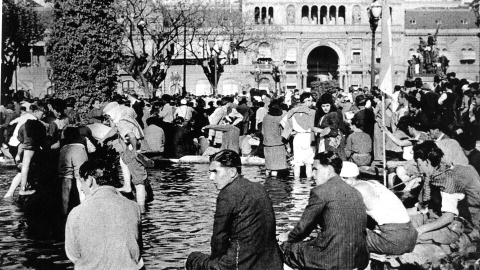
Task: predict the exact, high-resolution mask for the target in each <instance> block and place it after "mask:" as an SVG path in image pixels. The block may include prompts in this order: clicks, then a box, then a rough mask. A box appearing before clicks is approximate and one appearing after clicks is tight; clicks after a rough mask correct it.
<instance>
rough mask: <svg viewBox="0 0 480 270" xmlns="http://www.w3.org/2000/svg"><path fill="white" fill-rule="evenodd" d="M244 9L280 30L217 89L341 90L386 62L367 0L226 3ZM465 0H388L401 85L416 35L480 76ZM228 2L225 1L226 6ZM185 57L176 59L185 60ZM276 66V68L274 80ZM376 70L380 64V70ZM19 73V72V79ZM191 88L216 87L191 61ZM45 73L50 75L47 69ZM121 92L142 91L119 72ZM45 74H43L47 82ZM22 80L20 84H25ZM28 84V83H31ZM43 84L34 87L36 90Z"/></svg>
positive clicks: (463, 74) (175, 88) (471, 76)
mask: <svg viewBox="0 0 480 270" xmlns="http://www.w3.org/2000/svg"><path fill="white" fill-rule="evenodd" d="M224 2H226V4H228V5H230V8H238V9H241V11H242V13H243V14H244V16H247V19H248V20H250V19H251V22H252V23H253V24H266V25H272V26H275V27H277V28H276V29H278V28H279V29H281V33H280V34H279V39H277V40H276V41H275V42H274V43H273V44H269V43H268V42H263V43H260V44H259V45H258V48H257V49H256V50H255V52H254V53H247V54H240V53H239V54H238V63H237V64H236V65H225V66H224V72H223V73H222V74H221V76H220V79H219V82H218V86H217V89H218V93H220V94H233V93H236V92H241V91H242V90H248V89H250V88H252V87H255V88H260V89H265V90H269V91H275V90H285V89H287V88H289V89H295V88H296V89H306V88H309V87H310V85H311V83H312V82H313V81H316V80H327V79H336V80H338V82H339V84H340V86H341V87H342V88H348V87H350V86H353V87H364V86H368V87H370V80H371V77H370V76H371V74H370V70H371V56H372V51H373V52H375V56H376V57H375V62H376V63H375V64H376V65H377V66H379V63H380V62H381V59H380V55H381V34H382V29H381V24H379V26H378V29H377V31H376V40H375V42H374V44H375V48H374V50H372V31H371V29H370V23H369V10H368V9H369V7H370V4H371V1H370V0H344V1H338V0H323V1H321V2H318V1H305V0H298V1H295V0H290V1H278V0H260V1H259V0H256V1H252V0H243V1H233V0H231V1H224ZM469 2H471V1H464V0H423V1H417V0H390V1H389V3H390V8H391V16H392V34H393V51H394V73H393V74H394V83H395V84H399V85H403V84H404V81H405V80H406V78H407V70H408V67H409V65H408V60H410V59H411V58H412V55H414V54H416V53H417V48H418V46H419V38H420V37H422V38H424V39H426V38H427V35H428V34H432V35H434V34H435V33H436V32H437V29H438V32H437V33H436V35H437V44H436V48H438V51H439V54H440V55H444V56H446V57H447V58H448V59H449V60H450V62H449V67H448V72H450V71H453V72H456V73H457V77H458V78H466V79H468V80H471V81H478V80H479V72H480V66H479V65H480V63H479V62H480V61H479V55H478V54H479V53H478V52H479V50H480V42H479V32H480V29H479V27H478V26H477V25H476V21H477V18H476V16H475V14H474V12H473V11H472V10H471V9H470V8H469ZM224 4H225V3H224ZM181 56H182V55H180V56H179V57H181ZM273 66H277V67H278V69H279V79H280V80H279V81H278V82H275V80H274V76H273V74H272V73H273V72H272V70H273ZM376 71H377V72H378V68H377V69H376ZM377 72H375V73H377ZM21 74H22V71H21V70H20V71H19V74H18V75H19V80H20V81H22V80H24V79H26V78H21V79H20V77H21ZM186 74H187V78H186V89H187V91H188V92H191V93H194V94H197V95H204V94H209V93H211V86H210V84H209V82H208V80H207V78H206V76H205V74H204V73H203V70H202V67H201V66H199V65H188V66H187V73H186ZM45 75H46V74H45ZM182 76H183V66H181V65H174V66H170V67H169V69H168V71H167V77H166V79H165V81H164V82H163V83H162V86H161V88H162V89H161V90H160V91H158V94H163V93H168V94H174V93H178V92H180V89H181V87H183V78H182ZM120 78H121V82H120V83H119V85H118V91H119V92H121V91H126V90H139V89H138V88H139V87H138V83H137V82H135V81H134V80H133V79H132V78H131V77H130V76H128V75H122V76H120ZM47 82H48V79H46V82H45V83H46V84H45V85H47ZM20 83H21V82H20ZM30 85H31V83H30ZM45 90H46V89H34V91H33V92H34V93H35V94H36V95H38V94H39V93H41V92H45Z"/></svg>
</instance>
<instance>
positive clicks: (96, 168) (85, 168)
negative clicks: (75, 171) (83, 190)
mask: <svg viewBox="0 0 480 270" xmlns="http://www.w3.org/2000/svg"><path fill="white" fill-rule="evenodd" d="M80 176H81V177H82V178H83V179H87V178H88V177H89V176H92V177H93V178H95V181H96V182H97V185H99V186H113V185H114V184H115V182H114V181H113V179H114V178H113V177H112V171H111V170H110V167H109V166H108V165H107V162H106V161H105V160H103V159H94V160H88V161H85V163H83V164H82V166H80Z"/></svg>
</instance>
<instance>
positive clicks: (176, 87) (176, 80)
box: [172, 71, 181, 94]
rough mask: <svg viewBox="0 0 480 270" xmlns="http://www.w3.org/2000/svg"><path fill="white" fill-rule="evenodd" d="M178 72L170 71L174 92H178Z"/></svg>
mask: <svg viewBox="0 0 480 270" xmlns="http://www.w3.org/2000/svg"><path fill="white" fill-rule="evenodd" d="M180 79H181V77H180V74H178V71H175V72H172V81H173V83H174V84H175V94H176V93H178V84H179V83H180Z"/></svg>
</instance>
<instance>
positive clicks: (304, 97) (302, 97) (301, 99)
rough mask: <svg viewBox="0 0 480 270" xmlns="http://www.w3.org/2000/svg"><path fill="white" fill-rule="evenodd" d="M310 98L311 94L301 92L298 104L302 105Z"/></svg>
mask: <svg viewBox="0 0 480 270" xmlns="http://www.w3.org/2000/svg"><path fill="white" fill-rule="evenodd" d="M311 96H312V94H310V93H308V92H303V93H302V94H301V95H300V102H301V103H303V102H304V101H305V99H307V98H310V97H311Z"/></svg>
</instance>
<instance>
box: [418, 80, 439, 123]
mask: <svg viewBox="0 0 480 270" xmlns="http://www.w3.org/2000/svg"><path fill="white" fill-rule="evenodd" d="M420 96H421V99H420V104H421V108H422V112H424V113H425V115H426V116H427V118H428V120H429V121H432V120H436V119H435V118H436V117H437V116H438V114H439V113H440V111H439V104H438V98H439V96H438V94H437V93H435V92H434V91H432V88H431V87H430V85H429V84H428V83H424V84H423V85H422V91H420Z"/></svg>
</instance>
